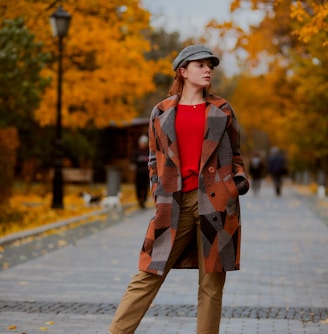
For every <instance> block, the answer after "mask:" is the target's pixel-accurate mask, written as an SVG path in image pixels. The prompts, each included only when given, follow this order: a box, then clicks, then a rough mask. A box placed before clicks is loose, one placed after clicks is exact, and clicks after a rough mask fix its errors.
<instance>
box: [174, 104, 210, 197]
mask: <svg viewBox="0 0 328 334" xmlns="http://www.w3.org/2000/svg"><path fill="white" fill-rule="evenodd" d="M204 128H205V102H204V103H201V104H196V105H184V104H179V105H178V107H177V115H176V119H175V130H176V133H177V142H178V149H179V157H180V164H181V173H182V191H183V192H187V191H191V190H195V189H197V188H198V174H199V165H200V157H201V152H202V144H203V138H204Z"/></svg>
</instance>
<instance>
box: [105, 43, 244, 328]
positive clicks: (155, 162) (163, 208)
mask: <svg viewBox="0 0 328 334" xmlns="http://www.w3.org/2000/svg"><path fill="white" fill-rule="evenodd" d="M219 62H220V60H219V58H218V57H217V56H216V55H214V54H213V52H212V51H211V50H210V49H208V48H207V47H205V46H202V45H191V46H188V47H186V48H184V49H183V50H182V51H181V52H180V53H179V54H178V56H177V57H176V58H175V60H174V62H173V69H174V71H175V79H174V81H173V84H172V86H171V89H170V91H169V95H170V96H169V97H168V98H166V99H165V100H163V101H161V102H159V103H158V104H157V105H156V106H155V107H154V108H153V110H152V112H151V116H150V122H149V162H148V168H149V176H150V181H151V193H152V196H153V198H154V201H155V207H156V209H155V210H156V212H155V215H154V218H152V219H151V221H150V223H149V226H148V229H147V232H146V236H145V239H144V243H143V246H142V249H141V252H140V258H139V272H138V273H137V274H136V275H135V276H133V278H132V280H131V282H130V284H129V285H128V287H127V289H126V292H125V294H124V296H123V298H122V300H121V302H120V304H119V306H118V308H117V310H116V313H115V315H114V318H113V320H112V322H111V324H110V326H109V333H111V334H123V333H125V334H128V333H134V332H135V330H136V328H137V327H138V324H139V323H140V321H141V319H142V318H143V316H144V315H145V313H146V311H147V310H148V307H149V306H150V304H151V302H152V301H153V299H154V298H155V296H156V294H157V292H158V290H159V289H160V287H161V285H162V283H163V282H164V280H165V278H166V276H167V274H168V272H169V271H170V269H172V268H190V269H191V268H194V269H199V287H198V307H197V333H198V334H205V333H207V334H217V333H219V325H220V319H221V306H222V292H223V287H224V283H225V279H226V272H227V271H233V270H238V269H239V268H240V241H241V240H240V232H241V225H240V212H239V207H240V206H239V200H238V196H239V195H243V194H245V193H246V192H247V191H248V188H249V183H248V179H247V176H246V173H245V168H244V164H243V160H242V157H241V155H240V151H239V126H238V122H237V119H236V115H235V113H234V111H233V109H232V107H231V106H230V104H229V103H228V102H227V101H226V100H225V99H223V98H222V97H219V96H215V95H211V94H210V92H209V90H210V87H211V80H212V75H213V69H214V67H216V66H218V65H219Z"/></svg>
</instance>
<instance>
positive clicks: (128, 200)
mask: <svg viewBox="0 0 328 334" xmlns="http://www.w3.org/2000/svg"><path fill="white" fill-rule="evenodd" d="M23 188H24V187H23ZM23 188H17V187H16V188H15V190H14V194H13V196H12V197H11V198H10V202H9V205H8V207H7V211H11V212H12V213H16V214H18V215H17V216H18V219H17V218H16V220H14V219H12V220H9V221H5V222H2V224H0V237H4V236H6V235H9V234H12V233H17V232H21V231H25V230H31V229H34V228H38V227H41V226H45V225H47V224H52V223H55V222H57V221H60V220H63V219H68V218H73V217H79V216H82V215H85V214H88V213H91V212H93V211H94V210H99V209H101V207H100V206H99V205H95V206H92V207H88V206H86V205H85V203H84V201H83V199H82V197H81V196H80V192H81V191H82V190H83V191H88V192H90V193H91V194H94V195H101V194H102V193H103V191H104V190H105V186H104V185H97V186H93V187H92V188H90V187H86V186H85V185H82V186H79V185H76V186H75V185H65V188H64V193H65V196H64V207H65V208H64V209H63V210H58V209H51V200H52V194H51V193H46V194H44V186H42V185H41V184H37V185H33V187H32V188H31V191H30V192H29V193H27V194H26V193H25V192H24V191H23ZM121 201H122V204H123V205H126V204H129V205H131V204H133V203H137V201H136V197H135V191H134V185H133V184H123V185H122V197H121ZM136 207H137V206H136ZM1 210H3V208H1ZM12 216H14V215H12ZM94 218H95V217H94ZM94 218H93V219H94ZM99 218H100V219H104V217H99ZM84 222H85V220H84ZM58 246H65V241H63V240H60V241H58ZM0 252H1V249H0Z"/></svg>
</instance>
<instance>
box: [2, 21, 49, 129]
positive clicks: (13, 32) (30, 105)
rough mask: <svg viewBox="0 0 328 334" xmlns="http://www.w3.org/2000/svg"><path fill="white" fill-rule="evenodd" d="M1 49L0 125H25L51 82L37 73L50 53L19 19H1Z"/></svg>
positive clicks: (17, 126) (31, 117)
mask: <svg viewBox="0 0 328 334" xmlns="http://www.w3.org/2000/svg"><path fill="white" fill-rule="evenodd" d="M0 50H1V51H0V126H1V127H6V126H14V127H16V128H24V127H25V128H26V127H28V125H29V124H30V123H31V122H33V119H34V115H33V112H34V110H35V109H37V108H38V107H39V104H40V101H41V98H42V93H43V91H44V90H45V88H46V87H47V86H48V85H49V84H50V78H48V77H42V76H41V75H40V74H41V70H42V69H43V68H44V66H45V64H46V62H47V60H49V55H47V54H46V53H44V52H42V44H41V43H40V42H36V41H35V36H34V35H33V34H31V33H30V32H29V31H28V30H27V28H26V27H25V25H24V20H23V19H21V18H17V19H15V20H5V21H3V23H2V26H1V30H0Z"/></svg>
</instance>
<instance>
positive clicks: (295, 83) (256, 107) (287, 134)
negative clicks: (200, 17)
mask: <svg viewBox="0 0 328 334" xmlns="http://www.w3.org/2000/svg"><path fill="white" fill-rule="evenodd" d="M245 9H247V10H250V9H252V10H254V11H257V12H260V13H262V15H263V19H262V21H261V22H260V23H259V24H258V25H254V26H251V27H249V30H247V31H246V30H245V29H242V28H241V27H240V26H239V25H238V24H237V23H236V21H235V20H234V18H235V17H236V16H238V13H240V12H242V11H243V10H245ZM231 12H232V19H231V20H230V21H227V22H224V23H219V22H216V21H211V22H209V24H208V26H207V29H208V30H209V31H212V32H213V31H215V32H216V33H217V38H224V37H231V36H234V38H235V40H236V43H235V44H234V46H233V48H231V50H230V52H231V53H233V54H234V55H236V56H237V57H238V59H239V65H240V69H241V75H238V76H237V77H236V78H235V80H236V83H237V84H236V89H235V90H234V92H233V95H232V98H231V101H232V103H233V105H234V106H235V107H236V109H237V111H238V115H239V118H240V120H241V123H242V125H243V127H244V131H245V133H246V137H247V144H248V149H252V150H259V149H263V145H262V144H264V143H265V141H264V140H262V141H258V140H254V138H258V133H261V132H264V133H266V134H267V135H268V139H269V140H268V142H267V143H266V145H268V146H278V147H280V148H282V149H283V150H285V151H286V153H287V154H288V158H289V161H290V165H291V169H292V170H294V171H297V170H310V171H313V172H318V171H319V170H325V171H326V172H328V142H327V140H326V139H325V138H327V137H328V112H327V102H328V90H327V82H328V80H327V79H328V72H327V71H325V70H323V69H324V68H326V67H327V61H328V48H327V46H328V44H327V37H328V25H327V17H328V5H327V3H326V2H322V1H280V0H279V1H269V0H250V1H246V0H234V1H232V3H231ZM268 148H269V147H267V148H266V151H267V152H268Z"/></svg>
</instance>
